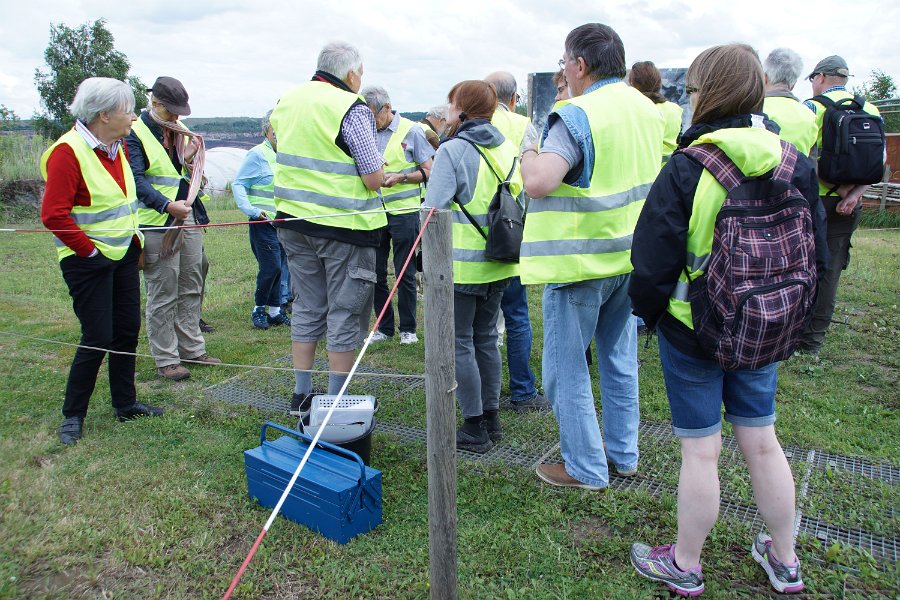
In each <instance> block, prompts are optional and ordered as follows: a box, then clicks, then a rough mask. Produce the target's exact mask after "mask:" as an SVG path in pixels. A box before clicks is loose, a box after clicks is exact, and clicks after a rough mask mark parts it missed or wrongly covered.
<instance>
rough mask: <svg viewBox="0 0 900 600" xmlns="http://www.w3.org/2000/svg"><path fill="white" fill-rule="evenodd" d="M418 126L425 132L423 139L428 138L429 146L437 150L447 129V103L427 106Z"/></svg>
mask: <svg viewBox="0 0 900 600" xmlns="http://www.w3.org/2000/svg"><path fill="white" fill-rule="evenodd" d="M419 127H421V128H422V131H424V132H425V139H427V140H428V143H429V144H431V147H432V148H434V149H435V150H437V147H438V146H440V145H441V139H443V137H444V132H445V131H446V129H447V105H446V104H438V105H437V106H432V107H431V108H429V109H428V112H427V113H425V116H424V117H422V120H421V121H419Z"/></svg>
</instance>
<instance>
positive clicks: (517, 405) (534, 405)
mask: <svg viewBox="0 0 900 600" xmlns="http://www.w3.org/2000/svg"><path fill="white" fill-rule="evenodd" d="M509 404H510V405H511V406H512V408H513V410H514V411H516V412H530V411H539V410H550V402H549V401H548V400H547V399H546V398H544V395H543V394H535V395H534V398H531V399H530V400H520V401H518V402H516V401H515V400H510V401H509Z"/></svg>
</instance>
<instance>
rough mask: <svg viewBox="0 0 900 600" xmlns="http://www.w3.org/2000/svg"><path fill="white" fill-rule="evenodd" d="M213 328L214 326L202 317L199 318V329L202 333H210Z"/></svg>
mask: <svg viewBox="0 0 900 600" xmlns="http://www.w3.org/2000/svg"><path fill="white" fill-rule="evenodd" d="M215 330H216V328H215V327H213V326H212V325H210V324H209V323H207V322H206V321H204V320H203V319H200V331H202V332H203V333H212V332H213V331H215Z"/></svg>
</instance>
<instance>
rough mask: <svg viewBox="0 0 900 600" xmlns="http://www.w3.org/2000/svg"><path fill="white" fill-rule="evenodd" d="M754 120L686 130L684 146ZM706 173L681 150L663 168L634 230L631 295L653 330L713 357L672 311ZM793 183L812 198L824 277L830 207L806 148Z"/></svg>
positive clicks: (773, 127)
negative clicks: (821, 194) (826, 208)
mask: <svg viewBox="0 0 900 600" xmlns="http://www.w3.org/2000/svg"><path fill="white" fill-rule="evenodd" d="M750 123H751V121H750V115H742V116H739V117H731V118H727V119H723V120H720V121H717V122H714V123H701V124H697V125H694V126H692V127H690V128H689V129H688V130H687V131H685V132H684V134H683V135H682V138H681V141H680V145H679V147H680V148H684V147H687V146H689V145H690V144H691V143H692V142H693V141H694V140H696V139H697V138H698V137H700V136H701V135H703V134H705V133H708V132H711V131H716V130H718V129H724V128H730V127H749V126H750ZM766 127H767V128H768V129H770V130H772V131H773V132H775V133H777V131H778V126H777V125H775V124H774V123H772V122H771V121H768V120H766ZM702 174H703V166H702V165H701V164H700V163H699V162H697V161H695V160H694V159H693V158H691V157H689V156H688V155H686V154H683V153H680V152H677V151H676V153H675V154H673V155H672V158H671V159H670V160H669V162H668V163H667V164H666V166H665V167H663V169H662V171H660V173H659V176H657V178H656V181H655V182H654V183H653V187H652V188H651V189H650V193H649V194H648V195H647V201H646V203H645V204H644V209H643V211H642V212H641V216H640V218H639V219H638V223H637V227H636V228H635V231H634V238H633V240H632V244H631V263H632V265H633V266H634V272H633V273H632V274H631V283H630V284H629V288H628V294H629V296H631V305H632V308H633V311H634V314H636V315H637V316H639V317H641V318H642V319H644V322H645V323H646V325H647V327H648V328H649V329H656V328H657V327H659V328H660V329H661V330H662V331H663V333H664V334H665V336H666V339H667V340H669V341H670V342H671V343H672V344H673V345H674V346H675V347H676V348H678V349H679V350H680V351H682V352H684V353H686V354H690V355H692V356H696V357H700V358H708V356H707V355H706V353H705V352H703V351H702V350H701V348H700V346H699V344H698V342H697V338H696V336H695V335H694V332H693V331H692V330H691V329H689V328H688V327H685V325H684V324H683V323H681V322H680V321H678V320H677V319H676V318H675V317H673V316H672V315H671V314H669V313H668V311H667V310H666V309H667V307H668V304H669V297H670V296H671V295H672V292H673V291H674V289H675V284H676V283H677V282H678V276H679V275H680V274H681V272H682V271H683V270H684V267H685V264H686V260H687V259H686V255H687V231H688V223H689V222H690V219H691V212H692V210H693V201H694V193H695V192H696V190H697V183H698V182H699V181H700V176H701V175H702ZM792 182H793V184H794V185H795V186H796V187H797V189H798V190H799V191H800V193H801V194H803V196H804V197H805V198H806V199H807V200H808V201H809V206H810V208H811V212H812V216H813V230H814V233H815V242H816V268H817V272H818V274H819V277H821V276H822V275H823V274H824V273H825V266H826V264H827V261H828V245H827V242H826V236H825V234H826V226H825V211H824V209H823V207H822V203H821V201H820V200H819V193H818V190H819V188H818V178H817V177H816V171H815V165H814V164H813V162H812V161H811V160H809V159H808V158H807V157H806V156H804V155H803V154H802V153H798V155H797V164H796V166H795V168H794V177H793V180H792Z"/></svg>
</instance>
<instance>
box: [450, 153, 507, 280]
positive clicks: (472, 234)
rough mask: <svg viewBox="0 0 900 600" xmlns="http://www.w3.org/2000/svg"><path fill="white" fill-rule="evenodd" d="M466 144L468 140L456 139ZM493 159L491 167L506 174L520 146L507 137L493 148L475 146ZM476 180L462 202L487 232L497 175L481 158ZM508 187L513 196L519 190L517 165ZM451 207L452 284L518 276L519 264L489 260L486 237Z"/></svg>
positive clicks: (454, 203)
mask: <svg viewBox="0 0 900 600" xmlns="http://www.w3.org/2000/svg"><path fill="white" fill-rule="evenodd" d="M458 143H465V144H467V145H468V143H467V142H462V141H460V142H458ZM478 148H479V150H481V151H482V153H484V155H485V156H486V157H487V158H488V160H490V161H491V162H492V166H493V167H494V170H495V171H496V172H497V173H498V174H500V176H501V177H505V176H506V174H507V173H509V170H510V168H511V167H512V164H513V159H514V158H515V157H516V156H518V154H519V148H518V146H515V145H514V144H513V143H512V142H510V141H509V140H505V141H504V142H503V143H502V144H500V145H499V146H497V147H494V148H485V147H483V146H479V147H478ZM478 161H479V164H478V180H477V182H476V183H475V190H474V191H473V193H472V199H471V200H469V202H468V203H466V204H465V207H466V210H467V211H469V214H470V215H472V218H473V219H474V220H475V222H477V223H478V224H479V225H481V226H482V231H484V232H485V233H487V213H488V207H489V206H490V203H491V200H492V199H493V197H494V194H495V193H496V191H497V184H498V183H499V182H498V181H497V177H495V176H494V173H493V172H491V169H490V167H489V166H488V164H487V163H486V162H485V160H484V159H483V158H481V157H479V158H478ZM510 190H511V191H512V192H513V194H514V195H518V194H519V193H521V191H522V174H521V172H520V171H519V169H518V168H516V171H515V172H514V173H513V176H512V178H511V185H510ZM451 208H452V209H453V213H452V221H453V224H452V225H451V228H452V230H453V283H490V282H492V281H500V280H501V279H506V278H507V277H515V276H516V275H518V265H516V264H515V263H501V262H495V261H491V260H488V259H487V258H486V257H485V255H484V248H485V240H484V238H483V237H482V236H481V234H480V233H478V231H477V230H476V229H475V226H474V225H472V223H471V221H469V219H468V218H467V217H466V215H465V214H464V213H463V212H462V209H460V207H459V204H458V203H457V202H453V203H452V204H451Z"/></svg>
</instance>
